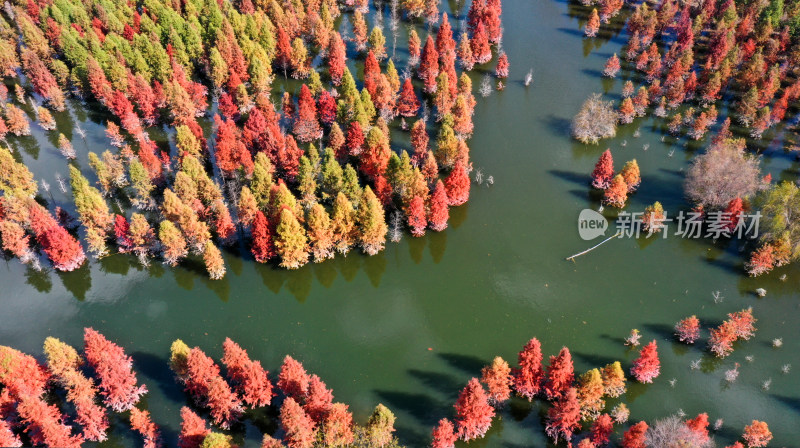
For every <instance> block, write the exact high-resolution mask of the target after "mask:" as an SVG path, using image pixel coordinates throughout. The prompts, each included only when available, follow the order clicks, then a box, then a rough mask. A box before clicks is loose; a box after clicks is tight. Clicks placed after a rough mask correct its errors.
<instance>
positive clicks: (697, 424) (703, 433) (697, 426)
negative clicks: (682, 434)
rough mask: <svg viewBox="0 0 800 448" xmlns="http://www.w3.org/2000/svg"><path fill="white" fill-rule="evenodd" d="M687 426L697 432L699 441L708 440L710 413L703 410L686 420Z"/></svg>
mask: <svg viewBox="0 0 800 448" xmlns="http://www.w3.org/2000/svg"><path fill="white" fill-rule="evenodd" d="M686 427H687V428H689V429H691V430H692V432H694V433H695V434H697V437H698V439H699V441H702V442H707V441H708V440H709V437H708V414H706V413H705V412H703V413H702V414H698V415H697V417H695V418H692V419H689V420H686Z"/></svg>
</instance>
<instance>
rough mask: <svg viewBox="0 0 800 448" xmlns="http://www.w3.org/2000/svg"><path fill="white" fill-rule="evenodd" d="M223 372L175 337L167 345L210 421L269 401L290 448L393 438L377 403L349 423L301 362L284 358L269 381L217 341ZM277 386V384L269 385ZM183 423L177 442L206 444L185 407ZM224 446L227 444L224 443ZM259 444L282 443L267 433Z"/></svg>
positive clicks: (255, 364) (226, 420) (189, 446)
mask: <svg viewBox="0 0 800 448" xmlns="http://www.w3.org/2000/svg"><path fill="white" fill-rule="evenodd" d="M223 350H224V356H223V357H222V363H223V364H224V365H225V369H226V375H225V377H223V376H222V375H221V373H220V372H221V370H220V367H219V366H218V365H217V364H216V363H215V362H214V360H213V359H211V358H210V357H208V356H207V355H206V354H205V353H203V351H202V350H201V349H200V348H198V347H194V348H192V349H189V347H188V346H187V345H186V344H185V343H183V341H181V340H176V341H175V342H173V344H172V348H171V352H172V355H171V367H172V369H173V371H174V372H175V374H176V375H177V378H178V380H179V381H180V382H181V383H183V384H184V385H185V388H186V391H187V392H188V393H189V394H190V395H191V396H192V397H193V398H194V400H195V402H196V403H197V404H198V405H200V406H202V407H204V408H208V409H209V411H210V415H211V417H212V419H213V422H214V424H216V425H219V426H220V427H222V428H229V427H230V425H232V424H233V423H234V422H236V421H238V420H239V419H240V418H241V416H242V413H243V411H244V410H245V409H248V408H261V407H265V406H270V405H274V406H275V407H276V408H277V409H278V410H279V419H280V428H281V433H282V438H283V441H284V442H285V443H286V446H289V447H290V448H310V447H311V446H312V445H313V444H314V443H315V442H316V441H318V440H321V441H323V442H324V443H325V444H326V446H344V445H348V444H351V443H354V441H355V440H359V441H366V443H368V446H370V447H383V446H387V445H389V444H390V443H393V441H394V436H393V434H392V433H393V432H394V420H395V418H394V415H393V414H392V413H391V411H389V410H388V409H387V408H386V407H385V406H383V405H378V406H377V407H376V409H375V412H374V413H373V415H372V417H370V419H369V421H368V423H367V425H366V426H364V427H359V426H357V425H355V424H354V423H353V416H352V414H351V413H350V411H349V410H348V406H347V405H346V404H344V403H338V402H334V399H333V391H332V390H330V389H328V387H327V386H326V385H325V383H324V382H323V381H322V380H321V379H320V378H319V377H318V376H317V375H313V374H308V373H307V372H306V370H305V368H304V367H303V365H302V364H301V363H300V362H298V361H297V360H295V359H294V358H292V357H291V356H286V358H284V360H283V364H282V365H281V367H280V371H279V373H278V380H277V383H276V384H275V385H273V383H272V381H271V380H270V379H269V377H268V372H267V371H266V370H265V369H264V368H263V367H262V366H261V363H260V362H259V361H255V360H252V359H250V357H249V356H248V355H247V352H246V351H245V350H244V349H243V348H241V347H240V346H239V345H238V344H236V343H235V342H233V341H232V340H230V339H226V340H225V342H224V343H223ZM275 386H277V388H276V387H275ZM181 417H182V419H183V423H182V425H181V428H182V429H181V434H180V440H179V446H181V448H197V447H199V446H201V445H202V446H206V445H205V442H204V440H208V437H214V434H213V433H212V432H211V431H210V430H209V429H208V428H207V425H206V422H205V421H204V420H203V419H202V418H200V417H199V416H198V415H197V414H196V413H195V412H194V411H192V410H191V409H189V408H186V407H185V408H183V409H182V410H181ZM223 446H230V442H229V441H228V442H227V445H223ZM262 446H265V447H279V446H284V445H283V444H281V442H280V441H278V440H277V439H275V438H273V437H272V436H270V435H265V436H264V441H263V444H262Z"/></svg>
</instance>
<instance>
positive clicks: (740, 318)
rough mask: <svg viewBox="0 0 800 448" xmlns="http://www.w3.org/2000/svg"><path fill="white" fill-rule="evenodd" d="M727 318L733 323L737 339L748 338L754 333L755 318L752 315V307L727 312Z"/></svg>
mask: <svg viewBox="0 0 800 448" xmlns="http://www.w3.org/2000/svg"><path fill="white" fill-rule="evenodd" d="M728 319H729V320H730V322H731V324H732V325H733V329H734V331H735V332H736V338H737V339H744V340H748V339H750V338H751V337H753V335H754V334H755V331H756V328H755V326H754V324H755V322H756V319H755V318H754V317H753V308H747V309H744V310H741V311H737V312H735V313H729V314H728Z"/></svg>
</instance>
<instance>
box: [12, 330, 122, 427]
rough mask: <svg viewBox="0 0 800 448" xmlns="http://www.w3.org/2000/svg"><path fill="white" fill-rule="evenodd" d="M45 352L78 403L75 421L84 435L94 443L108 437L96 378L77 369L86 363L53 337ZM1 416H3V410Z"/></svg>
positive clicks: (54, 372)
mask: <svg viewBox="0 0 800 448" xmlns="http://www.w3.org/2000/svg"><path fill="white" fill-rule="evenodd" d="M44 352H45V355H47V365H48V367H49V368H50V371H51V372H52V373H53V375H54V376H55V378H56V380H57V381H58V383H59V384H60V385H61V386H63V387H64V388H65V389H66V390H67V400H68V401H69V402H71V403H72V404H73V405H74V406H75V413H76V414H77V418H76V422H77V423H78V424H80V425H81V427H82V429H83V437H84V438H85V439H86V440H90V441H95V442H102V441H104V440H106V438H107V437H106V431H107V430H108V415H107V414H106V411H105V409H103V408H102V407H100V406H99V405H97V403H96V396H97V388H96V387H95V385H94V381H92V380H91V379H89V378H87V377H86V376H85V375H84V374H83V373H82V372H81V371H80V370H78V369H79V367H80V365H81V363H82V362H83V360H82V359H81V358H80V356H79V355H78V352H77V351H75V349H74V348H72V347H71V346H69V345H67V344H65V343H63V342H61V341H59V340H58V339H56V338H52V337H48V338H47V339H45V341H44ZM0 407H2V405H0ZM0 418H2V411H1V410H0Z"/></svg>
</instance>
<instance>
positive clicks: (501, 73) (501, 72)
mask: <svg viewBox="0 0 800 448" xmlns="http://www.w3.org/2000/svg"><path fill="white" fill-rule="evenodd" d="M494 75H495V76H496V77H498V78H500V79H505V78H508V55H507V54H506V53H505V52H502V53H500V57H498V58H497V67H495V69H494Z"/></svg>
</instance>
